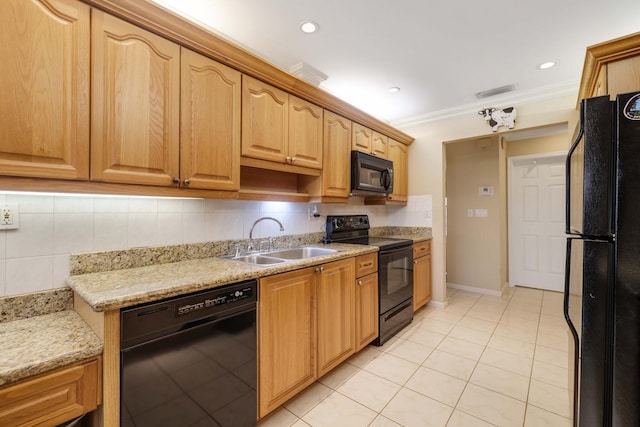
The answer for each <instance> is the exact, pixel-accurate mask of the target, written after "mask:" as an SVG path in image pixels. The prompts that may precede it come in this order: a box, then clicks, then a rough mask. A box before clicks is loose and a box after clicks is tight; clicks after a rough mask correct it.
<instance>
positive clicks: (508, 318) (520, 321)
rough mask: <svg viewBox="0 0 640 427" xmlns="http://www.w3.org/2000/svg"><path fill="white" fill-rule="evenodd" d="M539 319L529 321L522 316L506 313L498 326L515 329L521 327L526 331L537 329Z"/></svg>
mask: <svg viewBox="0 0 640 427" xmlns="http://www.w3.org/2000/svg"><path fill="white" fill-rule="evenodd" d="M538 324H539V323H538V319H527V318H524V317H522V316H517V315H514V314H513V312H509V313H507V312H505V314H503V315H502V317H501V318H500V322H498V325H506V326H513V327H520V328H524V329H537V328H538Z"/></svg>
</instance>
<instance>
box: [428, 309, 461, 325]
mask: <svg viewBox="0 0 640 427" xmlns="http://www.w3.org/2000/svg"><path fill="white" fill-rule="evenodd" d="M427 319H434V320H440V321H441V322H449V323H458V321H459V320H460V319H462V314H459V313H453V312H451V313H450V312H447V311H446V310H437V311H433V312H431V313H429V315H428V316H427Z"/></svg>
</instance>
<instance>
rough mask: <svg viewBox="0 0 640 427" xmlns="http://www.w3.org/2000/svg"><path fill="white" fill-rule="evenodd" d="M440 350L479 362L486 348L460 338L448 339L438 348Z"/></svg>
mask: <svg viewBox="0 0 640 427" xmlns="http://www.w3.org/2000/svg"><path fill="white" fill-rule="evenodd" d="M437 349H438V350H441V351H445V352H447V353H452V354H455V355H457V356H462V357H465V358H467V359H471V360H479V359H480V356H481V355H482V351H483V350H484V346H483V345H480V344H475V343H472V342H469V341H465V340H460V339H458V338H453V337H446V338H445V339H443V340H442V342H441V343H440V345H438V347H437Z"/></svg>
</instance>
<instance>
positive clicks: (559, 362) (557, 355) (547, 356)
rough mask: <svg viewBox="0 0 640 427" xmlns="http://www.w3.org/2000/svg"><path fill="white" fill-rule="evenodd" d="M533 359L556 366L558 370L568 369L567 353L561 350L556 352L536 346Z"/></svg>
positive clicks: (549, 348)
mask: <svg viewBox="0 0 640 427" xmlns="http://www.w3.org/2000/svg"><path fill="white" fill-rule="evenodd" d="M533 359H534V360H539V361H541V362H545V363H548V364H550V365H554V366H558V367H560V368H565V369H568V368H569V353H568V352H566V351H562V350H556V349H555V348H551V347H545V346H543V345H537V346H536V352H535V354H534V356H533Z"/></svg>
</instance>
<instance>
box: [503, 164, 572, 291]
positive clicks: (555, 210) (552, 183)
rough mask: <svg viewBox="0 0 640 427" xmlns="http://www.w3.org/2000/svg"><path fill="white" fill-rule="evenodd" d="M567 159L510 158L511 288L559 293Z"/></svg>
mask: <svg viewBox="0 0 640 427" xmlns="http://www.w3.org/2000/svg"><path fill="white" fill-rule="evenodd" d="M565 157H566V156H565V154H557V153H556V154H553V155H548V156H545V155H536V156H517V157H511V158H509V285H510V286H527V287H531V288H538V289H547V290H552V291H560V292H561V291H562V290H563V289H564V265H565V251H566V248H565V244H566V236H565V233H564V231H565V230H564V228H565V202H564V201H565Z"/></svg>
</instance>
